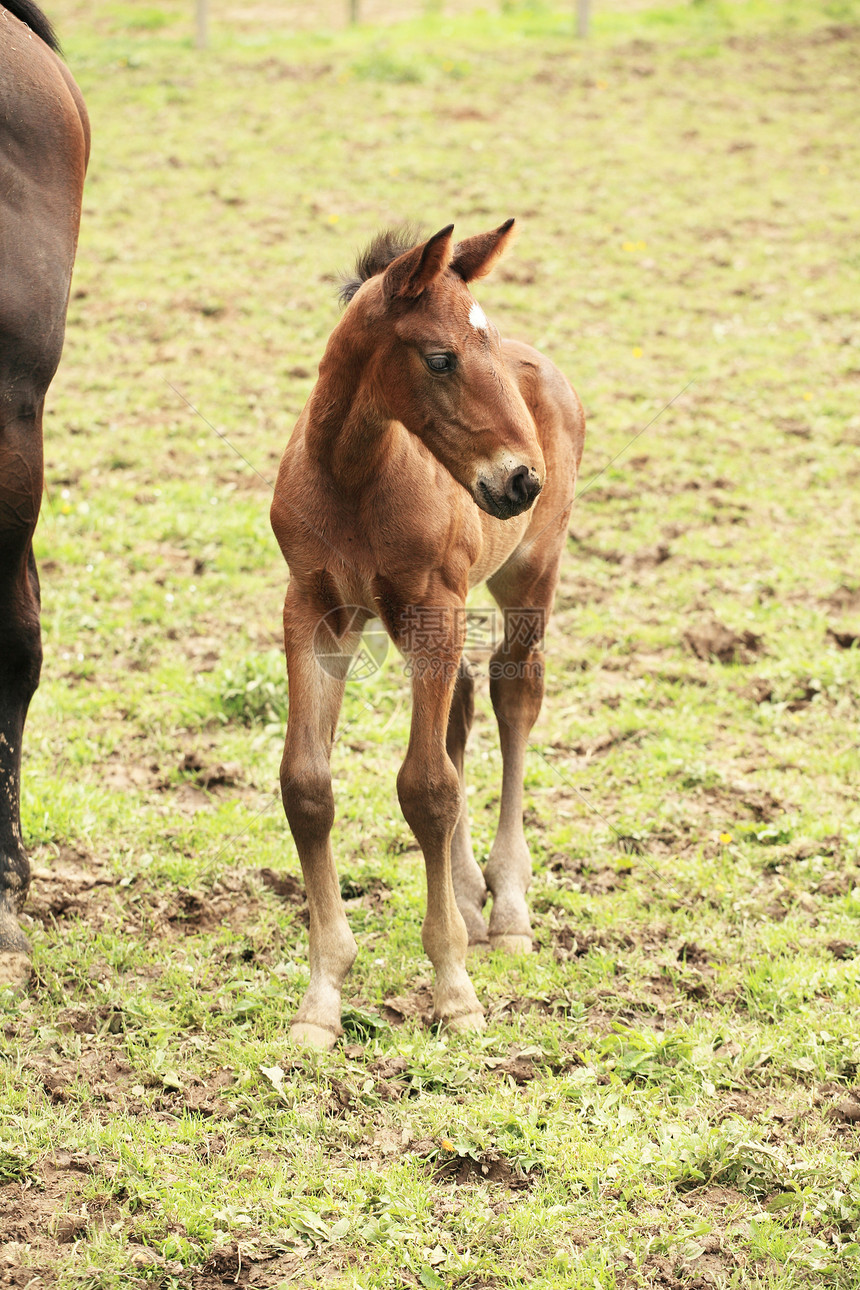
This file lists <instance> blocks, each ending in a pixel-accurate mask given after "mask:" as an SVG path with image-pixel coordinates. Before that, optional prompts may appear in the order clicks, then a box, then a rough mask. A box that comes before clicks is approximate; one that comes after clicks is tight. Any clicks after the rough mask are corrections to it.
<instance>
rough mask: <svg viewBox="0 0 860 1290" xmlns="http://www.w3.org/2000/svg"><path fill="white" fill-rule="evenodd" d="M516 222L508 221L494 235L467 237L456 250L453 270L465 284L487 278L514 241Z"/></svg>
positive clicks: (452, 262) (452, 265)
mask: <svg viewBox="0 0 860 1290" xmlns="http://www.w3.org/2000/svg"><path fill="white" fill-rule="evenodd" d="M513 230H514V221H513V220H512V219H506V220H505V222H504V224H500V225H499V227H498V228H495V229H493V231H492V233H479V234H478V235H477V237H467V238H466V240H465V242H460V243H459V244H458V245H457V246H456V247H455V248H454V258H453V259H452V260H451V268H452V269H453V270H454V272H455V273H458V274H459V275H460V277H461V278H462V279H463V281H464V282H471V281H472V279H473V278H485V277H486V276H487V274H488V273H489V272H490V270H491V269H492V268H493V267H494V265H495V263H496V261H497V260H498V259H500V258H501V257H502V256H503V255H504V253H505V251H506V250H507V249H508V247H509V246H510V244H511V242H512V241H513V240H514V231H513Z"/></svg>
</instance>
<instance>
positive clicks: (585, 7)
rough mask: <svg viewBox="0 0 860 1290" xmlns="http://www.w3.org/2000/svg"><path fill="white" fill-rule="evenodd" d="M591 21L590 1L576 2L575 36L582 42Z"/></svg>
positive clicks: (578, 0) (580, 0) (577, 0)
mask: <svg viewBox="0 0 860 1290" xmlns="http://www.w3.org/2000/svg"><path fill="white" fill-rule="evenodd" d="M590 21H591V0H576V34H577V36H579V37H580V38H581V39H582V40H585V38H586V37H587V36H588V25H589V22H590Z"/></svg>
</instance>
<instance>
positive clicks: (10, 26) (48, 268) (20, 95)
mask: <svg viewBox="0 0 860 1290" xmlns="http://www.w3.org/2000/svg"><path fill="white" fill-rule="evenodd" d="M89 146H90V134H89V123H88V120H87V112H86V108H85V107H84V101H83V99H82V97H81V93H80V91H79V89H78V87H77V86H76V85H75V82H74V80H73V79H72V76H71V73H70V72H69V71H68V69H67V68H66V67H65V65H64V64H63V63H62V62H61V60H60V58H59V57H58V45H57V40H56V37H55V35H54V32H53V30H52V28H51V24H50V23H49V22H48V20H47V18H46V17H45V15H44V14H43V13H42V12H41V10H40V9H38V8H37V6H36V5H35V4H34V3H32V0H5V3H4V4H0V985H9V984H18V983H20V982H21V981H22V980H25V979H26V977H27V976H28V974H29V946H28V944H27V938H26V937H25V936H24V934H23V932H22V931H21V929H20V927H19V926H18V921H17V914H18V913H19V911H20V909H21V906H22V904H23V902H24V898H25V897H26V894H27V887H28V885H29V878H30V866H29V864H28V861H27V856H26V854H25V852H24V848H23V844H22V840H21V820H20V805H19V803H20V776H21V741H22V737H23V733H24V720H25V717H26V715H27V708H28V706H29V703H30V699H31V698H32V696H33V692H34V691H35V689H36V686H37V685H38V682H39V671H40V667H41V662H42V647H41V640H40V632H39V579H38V576H37V573H36V562H35V560H34V558H33V533H34V530H35V528H36V520H37V519H38V515H39V506H40V503H41V500H42V476H43V463H42V413H43V409H44V405H45V394H46V392H47V389H48V386H49V385H50V383H51V379H52V377H53V375H54V372H55V371H56V370H57V364H58V363H59V361H60V353H61V351H62V348H63V334H64V331H65V325H66V307H67V304H68V299H69V283H70V281H71V275H72V265H73V263H74V258H75V248H76V245H77V239H78V224H79V221H80V215H81V194H82V191H83V184H84V174H85V172H86V167H87V160H88V157H89Z"/></svg>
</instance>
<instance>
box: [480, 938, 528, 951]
mask: <svg viewBox="0 0 860 1290" xmlns="http://www.w3.org/2000/svg"><path fill="white" fill-rule="evenodd" d="M490 946H491V948H492V949H494V950H503V951H504V953H505V954H531V952H532V938H531V937H530V936H510V935H504V936H491V937H490Z"/></svg>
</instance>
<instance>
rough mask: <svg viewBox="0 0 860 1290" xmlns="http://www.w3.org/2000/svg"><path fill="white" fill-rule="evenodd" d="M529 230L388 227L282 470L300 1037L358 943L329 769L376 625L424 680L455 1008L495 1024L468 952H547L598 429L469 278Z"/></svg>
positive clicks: (430, 917)
mask: <svg viewBox="0 0 860 1290" xmlns="http://www.w3.org/2000/svg"><path fill="white" fill-rule="evenodd" d="M512 224H513V220H509V221H508V222H507V223H506V224H503V225H502V226H501V227H500V228H498V229H495V230H494V231H493V232H491V233H487V234H483V235H481V236H479V237H474V238H470V239H468V240H466V241H465V242H461V243H460V244H459V245H457V246H455V245H454V243H453V239H452V230H451V228H450V227H449V228H447V229H442V230H441V232H439V233H437V234H436V235H435V237H432V238H430V239H429V240H428V241H427V242H425V243H420V244H419V245H417V246H415V247H414V248H411V249H408V250H407V249H404V248H402V247H400V248H398V247H397V246H396V245H392V246H389V247H388V248H387V249H386V246H385V242H384V239H383V240H382V242H381V243H378V244H377V249H376V250H374V249H373V248H372V249H371V251H370V252H368V254H367V255H366V256H365V258H364V259H363V261H362V262H361V267H362V272H361V274H360V277H361V279H362V280H361V281H360V282H359V283H355V284H353V285H352V286H351V287H350V288H348V289H347V291H346V293H345V294H346V296H347V298H348V299H349V300H350V303H349V305H348V308H347V310H346V312H345V314H344V315H343V318H342V319H341V321H340V323H339V324H338V326H337V327H336V328H335V330H334V332H333V333H332V335H331V337H330V339H329V342H328V346H327V348H326V352H325V355H324V357H323V360H322V362H321V364H320V373H319V380H318V382H317V384H316V386H315V388H314V390H313V392H312V394H311V397H310V400H309V401H308V404H307V406H306V408H305V410H304V411H303V413H302V415H301V417H300V419H299V422H298V425H297V426H296V430H295V432H294V434H293V437H292V439H291V440H290V442H289V444H288V445H287V448H286V451H285V452H284V456H283V459H282V462H281V467H280V471H279V474H278V480H277V484H276V486H275V497H274V502H273V505H272V524H273V527H274V531H275V534H276V536H277V538H278V542H279V543H280V546H281V550H282V551H283V554H284V557H285V558H286V560H287V563H288V564H289V567H290V575H291V576H290V584H289V588H288V591H287V596H286V602H285V605H284V638H285V645H286V655H287V669H288V674H289V687H290V692H289V722H288V728H287V738H286V744H285V748H284V758H283V763H282V767H281V788H282V795H283V800H284V807H285V809H286V813H287V818H288V820H289V824H290V828H291V830H292V833H293V836H294V838H295V841H296V846H297V848H298V852H299V857H300V860H301V864H302V869H303V871H304V876H305V883H306V887H307V894H308V905H309V910H310V960H311V977H310V984H309V987H308V990H307V993H306V994H305V997H304V999H303V1001H302V1004H301V1007H300V1008H299V1011H298V1014H297V1016H296V1018H295V1019H294V1022H293V1034H294V1036H295V1037H296V1038H297V1039H299V1040H300V1041H302V1042H307V1043H311V1044H317V1045H323V1046H330V1045H331V1044H332V1043H334V1042H335V1039H336V1037H337V1035H338V1034H339V1033H340V1012H341V989H342V985H343V982H344V979H345V977H346V973H347V972H348V970H349V968H350V966H351V964H352V962H353V959H354V956H355V952H356V948H355V941H354V939H353V936H352V933H351V932H350V930H349V927H348V925H347V922H346V917H345V915H344V910H343V903H342V901H341V898H340V891H339V887H338V880H337V873H336V870H335V866H334V859H333V855H332V849H331V841H330V832H331V827H332V822H333V818H334V800H333V796H332V788H331V773H330V769H329V759H330V754H331V747H332V742H333V739H334V734H335V727H336V724H337V718H338V713H339V710H340V705H341V700H342V698H343V690H344V680H345V677H346V672H347V667H348V664H349V659H350V657H351V655H352V653H353V652H354V650H355V649H356V647H357V645H358V640H359V634H360V630H361V626H362V624H363V623H364V622H365V621H367V619H369V618H370V617H371V616H378V617H380V618H381V619H382V621H383V623H384V624H385V626H386V628H387V630H388V632H389V634H390V635H391V637H392V638H393V639H394V641H395V642H396V644H397V645H398V647H399V648H400V649H401V651H402V652H403V653H404V655H405V656H406V658H407V660H408V662H409V664H410V668H411V674H412V696H413V713H412V730H411V735H410V741H409V748H408V751H407V754H406V759H405V761H404V763H403V766H402V767H401V770H400V774H399V775H398V779H397V789H398V794H399V797H400V802H401V806H402V809H403V813H404V815H405V817H406V819H407V821H408V823H409V824H410V826H411V828H412V830H413V832H414V833H415V835H416V838H417V839H418V842H419V843H420V845H421V849H422V851H423V853H424V859H425V864H426V869H427V915H426V918H425V921H424V927H423V940H424V946H425V948H426V950H427V953H428V955H429V957H430V959H431V960H432V962H433V965H434V967H435V970H436V984H435V990H434V1004H435V1012H436V1016H437V1017H438V1018H439V1019H440V1020H442V1021H444V1022H445V1023H447V1024H448V1025H450V1026H452V1027H455V1028H458V1029H468V1028H474V1027H476V1026H480V1025H481V1024H482V1023H483V1010H482V1008H481V1005H480V1003H479V1002H478V999H477V996H476V995H475V991H474V989H473V987H472V983H471V981H470V980H469V976H468V974H467V972H466V966H465V962H466V949H467V945H468V944H469V943H471V944H473V945H490V946H492V947H497V948H502V949H509V950H524V949H528V948H530V946H531V926H530V922H529V914H528V908H527V905H526V900H525V893H526V889H527V887H528V884H529V878H530V873H531V859H530V856H529V852H528V847H527V845H526V841H525V837H524V835H523V824H522V780H523V762H524V752H525V747H526V742H527V739H528V736H529V732H530V731H531V728H532V725H533V724H534V721H535V719H536V718H537V715H538V712H539V710H540V705H541V700H542V696H543V654H542V652H541V642H542V637H543V626H544V623H545V620H546V618H547V617H548V614H549V611H550V608H551V605H552V599H553V594H554V591H555V585H556V581H557V578H558V569H559V562H560V559H561V552H562V549H563V545H564V539H565V534H566V531H567V518H568V514H569V512H570V507H571V504H572V502H573V493H574V484H575V479H576V473H577V470H578V467H579V461H580V457H581V455H582V447H583V442H584V434H585V426H584V419H583V415H582V408H581V406H580V403H579V400H578V399H577V397H576V395H575V394H574V392H573V390H572V389H571V387H570V385H569V384H568V382H567V381H566V379H565V378H564V377H563V376H562V375H561V373H560V372H559V371H558V370H557V369H556V368H555V367H554V366H553V364H552V363H550V362H549V361H548V360H547V359H546V358H544V357H542V356H541V355H540V354H538V353H537V352H536V351H535V350H533V349H532V348H531V347H530V346H528V345H523V344H517V343H514V342H511V341H502V340H501V339H500V337H499V335H498V332H497V331H496V329H495V328H494V327H493V326H492V324H490V323H489V322H488V321H487V319H486V317H485V316H484V314H483V311H482V310H481V308H480V306H479V305H478V304H477V302H476V301H475V299H474V297H473V296H472V294H471V292H470V291H469V289H468V286H467V283H468V282H470V281H472V280H473V279H475V278H478V277H481V276H483V275H484V274H485V273H487V272H489V270H490V268H491V267H492V265H493V264H494V263H495V261H496V259H497V258H498V257H499V255H500V254H501V253H502V252H503V250H504V249H505V246H506V244H507V242H508V240H509V237H510V233H511V225H512ZM398 250H399V251H400V252H401V253H400V254H397V251H398ZM482 581H486V583H487V585H488V587H489V589H490V591H491V592H492V594H493V595H494V596H495V598H496V600H497V602H498V604H499V605H500V607H501V608H502V610H503V611H504V617H505V635H504V640H503V642H502V643H501V645H500V646H499V648H498V650H496V652H495V654H494V655H493V658H492V660H491V663H490V693H491V697H492V701H493V706H494V709H495V712H496V717H497V720H498V725H499V734H500V740H501V747H502V756H503V765H504V770H503V782H502V804H501V813H500V822H499V830H498V833H497V836H496V839H495V842H494V844H493V847H492V850H491V853H490V857H489V861H488V864H487V866H486V869H485V870H484V872H483V873H482V872H481V870H480V869H479V867H478V865H477V864H476V862H475V859H474V856H473V854H472V847H471V842H470V840H469V827H468V815H467V812H466V806H465V793H464V786H463V761H464V748H465V743H466V737H467V735H468V731H469V726H470V724H471V719H472V710H473V700H472V679H471V676H470V674H469V671H468V669H467V668H466V667H465V666H464V665H463V664H462V662H461V656H462V651H463V644H464V631H465V615H464V609H465V603H466V596H467V594H468V591H469V588H470V587H472V586H475V585H476V584H477V583H479V582H482ZM321 624H324V627H325V633H326V666H325V667H322V666H321V665H320V658H319V647H318V642H319V633H320V625H321ZM338 651H339V652H340V657H341V660H342V667H341V669H340V670H339V671H338V668H337V667H336V666H334V667H333V666H332V659H333V658H334V659H335V660H336V659H337V657H338ZM488 888H489V891H490V893H491V894H492V897H493V908H492V914H491V917H490V923H489V928H488V927H487V925H486V924H485V922H484V918H483V914H482V907H483V905H484V902H485V899H486V896H487V889H488Z"/></svg>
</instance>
